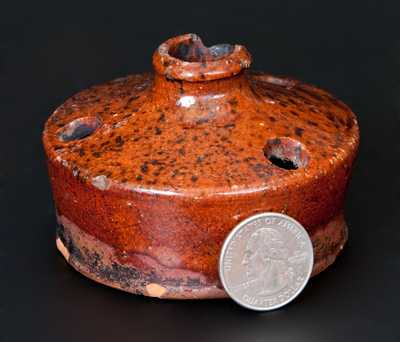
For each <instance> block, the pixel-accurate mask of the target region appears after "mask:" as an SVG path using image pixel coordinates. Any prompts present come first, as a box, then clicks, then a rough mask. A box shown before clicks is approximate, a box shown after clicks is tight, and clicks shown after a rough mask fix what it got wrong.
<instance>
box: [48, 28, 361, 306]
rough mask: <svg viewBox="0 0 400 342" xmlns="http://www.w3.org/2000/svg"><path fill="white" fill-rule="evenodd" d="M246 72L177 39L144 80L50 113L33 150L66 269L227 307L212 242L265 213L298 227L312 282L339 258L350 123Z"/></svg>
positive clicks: (87, 93)
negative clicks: (307, 247)
mask: <svg viewBox="0 0 400 342" xmlns="http://www.w3.org/2000/svg"><path fill="white" fill-rule="evenodd" d="M250 64H251V56H250V54H249V52H248V51H247V50H246V48H245V47H243V46H241V45H230V44H218V45H214V46H212V47H205V46H204V45H203V43H202V41H201V40H200V38H199V37H198V36H196V35H194V34H186V35H182V36H178V37H175V38H171V39H169V40H167V41H166V42H164V43H163V44H161V45H160V47H159V48H158V49H156V51H155V53H154V55H153V65H154V73H143V74H136V75H129V76H126V77H123V78H119V79H116V80H113V81H110V82H108V83H105V84H101V85H96V86H93V87H91V88H89V89H87V90H83V91H81V92H80V93H78V94H76V95H74V96H72V97H71V98H69V99H67V100H66V101H65V102H64V103H63V104H62V105H61V106H59V107H58V108H57V109H56V110H55V111H54V113H53V114H52V115H51V116H50V118H49V119H48V121H47V122H46V125H45V129H44V132H43V142H44V148H45V152H46V155H47V163H48V169H49V177H50V182H51V186H52V191H53V197H54V202H55V207H56V212H57V222H58V224H57V247H58V249H59V250H60V251H61V252H62V254H63V255H64V257H65V258H66V260H67V261H68V263H69V264H70V265H71V266H72V267H74V268H75V269H76V270H78V271H79V272H81V273H82V274H84V275H86V276H87V277H89V278H91V279H93V280H95V281H98V282H100V283H103V284H106V285H108V286H112V287H114V288H118V289H121V290H124V291H128V292H131V293H136V294H144V295H148V296H153V297H160V298H180V299H185V298H189V299H193V298H220V297H226V296H227V294H226V292H225V291H224V289H223V287H222V285H221V282H220V279H219V275H218V260H219V255H220V251H221V247H222V244H223V242H224V240H225V238H226V237H227V236H228V234H229V233H230V232H231V230H232V229H233V228H234V227H235V226H236V225H237V224H238V223H239V222H241V221H243V220H245V219H246V218H248V217H250V216H253V215H255V214H258V213H263V212H279V213H285V214H287V215H289V216H291V217H293V218H295V219H296V220H297V221H299V222H300V223H301V224H302V225H303V226H304V227H305V229H306V230H307V232H308V234H309V236H310V239H311V241H312V243H313V248H314V267H313V270H312V275H315V274H317V273H319V272H321V271H322V270H324V269H325V268H326V267H328V266H329V265H330V264H331V263H332V262H333V261H334V260H335V258H336V256H337V255H338V254H339V252H340V251H341V249H342V248H343V246H344V244H345V242H346V239H347V228H346V223H345V219H344V216H343V200H344V196H345V192H346V188H347V185H348V182H349V177H350V173H351V169H352V165H353V161H354V159H355V156H356V153H357V148H358V142H359V131H358V125H357V121H356V118H355V115H354V114H353V113H352V111H351V110H350V109H349V108H348V107H347V106H346V105H345V104H343V102H341V101H340V100H338V99H336V98H335V97H334V96H332V95H331V94H329V93H328V92H326V91H323V90H321V89H319V88H317V87H314V86H312V85H309V84H305V83H302V82H300V81H297V80H293V79H289V78H286V77H278V76H273V75H270V74H268V73H263V72H254V71H251V70H249V67H250ZM274 234H275V233H274V232H269V231H265V232H264V233H262V235H263V236H264V235H265V236H268V237H269V238H271V239H272V238H273V236H274ZM273 269H274V270H279V265H278V264H277V265H276V266H273ZM273 272H278V271H273ZM282 282H283V280H282ZM282 282H281V281H279V282H278V283H277V284H276V286H278V287H279V286H281V285H282Z"/></svg>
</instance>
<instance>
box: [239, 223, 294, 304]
mask: <svg viewBox="0 0 400 342" xmlns="http://www.w3.org/2000/svg"><path fill="white" fill-rule="evenodd" d="M288 257H289V251H288V249H287V248H286V247H285V242H284V240H283V237H282V234H281V233H280V232H279V231H277V230H276V229H273V228H261V229H258V230H257V231H256V232H254V233H253V234H252V235H251V236H250V239H249V241H248V242H247V244H246V250H245V252H244V257H243V260H242V264H243V265H245V267H246V276H247V280H248V281H249V282H251V283H253V284H254V286H255V287H256V288H258V289H259V290H258V291H257V294H258V295H260V296H266V295H271V294H274V293H277V292H279V291H280V290H282V289H283V288H285V287H286V286H287V284H288V283H289V282H290V281H291V280H292V278H293V277H294V272H293V268H292V267H291V266H290V265H289V261H288Z"/></svg>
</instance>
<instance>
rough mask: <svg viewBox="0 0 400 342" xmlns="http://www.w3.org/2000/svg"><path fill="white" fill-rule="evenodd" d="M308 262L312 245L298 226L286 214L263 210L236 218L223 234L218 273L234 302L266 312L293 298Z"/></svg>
mask: <svg viewBox="0 0 400 342" xmlns="http://www.w3.org/2000/svg"><path fill="white" fill-rule="evenodd" d="M313 263H314V254H313V247H312V243H311V240H310V238H309V236H308V234H307V232H306V230H305V229H304V228H303V226H302V225H301V224H300V223H299V222H297V221H296V220H294V219H293V218H291V217H289V216H287V215H283V214H278V213H263V214H259V215H255V216H252V217H249V218H248V219H246V220H244V221H242V222H240V223H239V224H238V225H237V226H236V227H235V228H234V229H233V230H232V232H231V233H230V234H229V235H228V237H227V238H226V240H225V242H224V244H223V246H222V250H221V255H220V259H219V274H220V278H221V282H222V285H223V286H224V288H225V291H226V292H227V293H228V295H229V296H230V297H231V298H232V299H233V300H234V301H236V302H237V303H238V304H240V305H242V306H244V307H246V308H248V309H252V310H257V311H268V310H274V309H277V308H280V307H282V306H283V305H286V304H287V303H289V302H291V301H292V300H293V299H294V298H296V297H297V295H298V294H299V293H300V292H301V291H302V290H303V289H304V287H305V285H306V284H307V282H308V279H309V278H310V275H311V271H312V268H313Z"/></svg>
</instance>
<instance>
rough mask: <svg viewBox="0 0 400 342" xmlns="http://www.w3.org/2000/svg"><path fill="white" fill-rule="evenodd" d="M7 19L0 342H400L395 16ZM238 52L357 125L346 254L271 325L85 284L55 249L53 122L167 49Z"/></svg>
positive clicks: (144, 14) (3, 22) (399, 17)
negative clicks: (168, 43)
mask: <svg viewBox="0 0 400 342" xmlns="http://www.w3.org/2000/svg"><path fill="white" fill-rule="evenodd" d="M0 6H1V9H0V115H1V116H0V146H1V147H0V152H1V153H0V163H1V164H0V212H1V221H0V222H1V236H0V340H1V341H2V342H3V341H102V340H104V341H105V340H108V341H135V340H136V341H156V340H161V341H173V340H176V341H183V340H187V341H208V340H212V341H217V340H226V341H268V340H278V341H309V342H311V341H322V340H323V341H339V340H351V341H377V340H378V339H379V340H382V341H396V340H397V341H399V340H400V332H399V329H400V314H399V313H398V307H399V304H400V297H399V289H400V279H399V271H400V246H399V244H400V227H399V224H398V222H400V210H399V208H398V206H399V202H400V184H399V180H400V178H399V176H398V172H399V171H398V168H397V165H398V162H399V158H398V156H399V152H400V144H399V137H398V132H399V120H400V77H399V76H400V73H399V71H400V5H398V1H392V2H390V1H346V2H342V3H340V2H338V1H308V0H307V1H305V0H298V1H267V0H263V1H258V2H251V1H240V2H236V3H234V2H233V1H232V2H220V1H218V2H217V1H213V2H206V1H185V2H182V3H180V4H179V3H173V2H171V1H162V2H160V3H156V2H155V1H154V0H153V1H143V0H142V1H141V2H140V3H139V2H138V3H137V2H134V1H130V2H127V3H117V2H115V1H107V2H106V3H104V4H102V3H100V2H93V3H84V2H81V3H72V2H62V3H61V2H60V3H58V2H57V1H52V2H48V3H43V2H42V3H41V2H39V1H32V2H25V3H18V2H16V1H14V2H12V3H8V4H6V3H4V2H2V3H1V5H0ZM187 32H194V33H198V34H199V35H200V36H201V37H202V38H203V40H204V41H205V43H206V44H208V45H212V44H215V43H223V42H228V43H240V44H243V45H245V46H247V47H248V49H249V50H250V51H251V53H252V54H253V57H254V63H253V69H259V70H265V71H268V72H271V73H275V74H287V75H291V76H293V77H295V78H299V79H301V80H304V81H306V82H310V83H313V84H316V85H319V86H320V87H322V88H325V89H327V90H329V91H330V92H332V93H333V94H335V95H336V96H337V97H339V98H341V99H342V100H344V102H346V103H347V104H348V105H349V106H350V107H351V108H352V109H353V110H354V112H355V113H356V114H357V115H358V118H359V123H360V127H361V138H362V139H361V140H362V143H361V148H360V154H359V158H358V160H357V165H356V168H355V170H354V176H353V180H352V183H351V187H350V189H349V193H348V197H347V205H346V208H347V210H346V212H347V218H348V223H349V226H350V240H349V243H348V245H347V248H346V249H345V251H344V253H343V254H342V255H341V256H340V258H339V259H338V260H337V262H336V263H335V264H334V266H332V267H331V268H330V269H329V270H327V271H326V272H324V273H323V274H321V275H319V276H318V277H316V278H314V279H312V280H311V281H310V283H309V284H308V286H307V287H306V289H305V290H304V292H303V293H302V294H301V295H300V296H299V297H298V298H297V299H296V300H295V301H294V302H292V303H291V304H290V305H288V306H286V307H284V308H282V309H280V310H277V311H274V312H270V313H256V312H251V311H248V310H245V309H243V308H241V307H239V306H237V305H236V304H234V303H233V302H232V301H230V300H213V301H197V302H193V301H185V302H182V301H181V302H179V301H160V300H156V299H149V298H145V297H139V296H134V295H129V294H126V293H123V292H120V291H116V290H113V289H109V288H107V287H105V286H102V285H98V284H96V283H94V282H92V281H89V280H87V279H86V278H84V277H83V276H81V275H80V274H78V273H77V272H75V271H73V270H72V268H71V267H69V266H68V265H67V264H66V263H65V261H64V260H63V258H62V257H61V256H60V255H59V253H57V251H56V248H55V243H54V232H55V216H54V209H53V205H52V199H51V192H50V188H49V184H48V179H47V171H46V167H45V163H44V153H43V149H42V145H41V131H42V128H43V124H44V122H45V120H46V118H47V117H48V116H49V115H50V113H51V112H52V111H53V110H54V109H55V108H56V106H58V105H59V104H61V103H62V102H63V101H64V100H65V99H66V98H67V97H69V96H71V95H72V94H74V93H75V92H77V91H79V90H81V89H83V88H86V87H88V86H90V85H93V84H95V83H99V82H104V81H107V80H110V79H113V78H116V77H120V76H123V75H125V74H129V73H138V72H142V71H144V70H149V69H150V68H151V54H152V53H153V51H154V49H155V48H156V47H157V46H158V44H160V43H161V42H163V41H164V40H166V39H167V38H169V37H171V36H174V35H178V34H182V33H187Z"/></svg>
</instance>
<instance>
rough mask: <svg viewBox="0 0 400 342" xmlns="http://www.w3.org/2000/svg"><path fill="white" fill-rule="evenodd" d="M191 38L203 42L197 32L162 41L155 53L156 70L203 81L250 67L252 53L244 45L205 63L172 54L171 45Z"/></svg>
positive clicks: (170, 77)
mask: <svg viewBox="0 0 400 342" xmlns="http://www.w3.org/2000/svg"><path fill="white" fill-rule="evenodd" d="M190 40H191V41H200V42H201V39H200V38H199V37H198V36H197V35H196V34H193V33H188V34H184V35H181V36H178V37H174V38H170V39H168V40H167V41H165V42H164V43H162V44H161V45H160V46H159V47H158V49H157V50H156V51H155V52H154V54H153V66H154V69H155V71H156V72H157V73H159V74H161V75H164V76H166V77H167V78H168V79H175V80H182V81H189V82H203V81H211V80H217V79H221V78H226V77H231V76H234V75H237V74H238V73H240V72H241V71H242V70H243V69H247V68H249V67H250V64H251V55H250V53H249V52H248V51H247V49H246V48H245V47H244V46H242V45H234V48H233V51H232V52H231V53H229V54H228V55H226V56H223V57H221V58H219V59H216V60H213V61H207V62H205V63H201V62H187V61H184V60H182V59H179V58H175V57H173V56H171V55H170V53H169V51H170V49H171V47H173V46H176V45H177V44H179V43H182V42H186V41H190Z"/></svg>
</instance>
